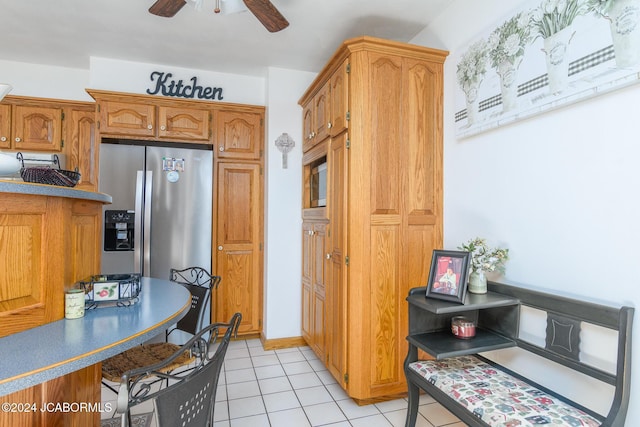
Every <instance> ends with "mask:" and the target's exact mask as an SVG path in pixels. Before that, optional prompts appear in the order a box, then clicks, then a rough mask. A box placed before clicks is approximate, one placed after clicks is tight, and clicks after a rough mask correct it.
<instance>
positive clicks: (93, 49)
mask: <svg viewBox="0 0 640 427" xmlns="http://www.w3.org/2000/svg"><path fill="white" fill-rule="evenodd" d="M154 1H155V0H0V16H2V25H1V28H2V35H1V36H0V60H6V61H18V62H28V63H37V64H49V65H57V66H63V67H70V68H80V69H88V68H89V57H91V56H98V57H104V58H113V59H122V60H128V61H137V62H145V63H153V64H162V65H173V66H179V67H185V68H194V69H202V70H210V71H219V72H229V73H237V74H246V75H255V76H263V75H265V70H266V67H279V68H289V69H295V70H302V71H312V72H317V71H319V70H320V69H321V68H322V67H323V65H324V64H325V62H326V61H327V60H328V59H329V57H330V56H331V55H332V54H333V52H334V51H335V50H336V48H337V47H338V46H339V45H340V43H341V42H342V41H343V40H345V39H347V38H351V37H356V36H360V35H370V36H375V37H382V38H387V39H392V40H398V41H409V40H411V39H412V38H413V37H414V36H415V35H416V34H417V33H419V32H420V31H421V30H422V29H423V28H424V27H426V26H427V25H428V24H429V23H430V22H431V21H432V20H433V19H434V18H435V17H437V16H438V15H439V14H440V12H441V11H442V10H443V9H444V8H446V7H447V5H448V4H449V3H450V2H451V0H272V3H273V4H274V5H275V6H276V7H277V8H278V10H279V11H280V12H281V13H282V14H283V15H284V16H285V18H287V20H288V21H289V23H290V25H289V27H288V28H286V29H284V30H283V31H280V32H278V33H269V32H268V31H267V30H266V29H265V28H264V27H263V26H262V24H261V23H260V22H259V21H258V20H257V19H256V18H255V17H254V16H253V15H252V14H251V13H250V12H248V11H242V12H237V13H231V14H215V13H213V9H214V7H215V0H203V7H202V9H201V10H196V8H195V7H194V3H192V2H191V1H188V2H187V5H185V6H184V7H183V8H182V10H181V11H180V12H178V14H177V15H176V16H174V17H173V18H162V17H158V16H154V15H151V14H150V13H149V12H148V9H149V7H150V6H151V5H152V4H153V3H154ZM227 1H231V0H225V2H227ZM222 7H223V8H224V7H225V3H224V2H223V3H222ZM1 75H2V70H1V69H0V80H2V79H1Z"/></svg>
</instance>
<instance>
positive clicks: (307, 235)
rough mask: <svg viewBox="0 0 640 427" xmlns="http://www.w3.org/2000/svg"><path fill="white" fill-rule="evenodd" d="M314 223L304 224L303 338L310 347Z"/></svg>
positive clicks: (307, 222)
mask: <svg viewBox="0 0 640 427" xmlns="http://www.w3.org/2000/svg"><path fill="white" fill-rule="evenodd" d="M312 236H313V222H310V221H303V222H302V337H303V338H304V339H305V341H306V342H307V344H309V345H310V346H311V345H313V344H312V342H313V341H312V340H313V335H312V333H313V330H312V325H313V318H312V316H313V305H312V301H313V296H312V294H313V289H312V285H311V283H312V277H313V272H312V266H313V238H312Z"/></svg>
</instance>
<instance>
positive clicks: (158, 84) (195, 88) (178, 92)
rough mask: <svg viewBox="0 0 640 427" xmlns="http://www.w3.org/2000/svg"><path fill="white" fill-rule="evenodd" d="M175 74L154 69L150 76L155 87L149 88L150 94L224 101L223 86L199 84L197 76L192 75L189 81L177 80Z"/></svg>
mask: <svg viewBox="0 0 640 427" xmlns="http://www.w3.org/2000/svg"><path fill="white" fill-rule="evenodd" d="M172 77H173V74H171V73H165V72H161V71H153V72H152V73H151V75H150V76H149V78H150V79H151V82H152V83H153V84H154V85H155V87H151V88H149V89H147V91H146V92H147V93H148V94H149V95H164V96H174V97H178V98H198V99H211V100H216V101H222V99H223V96H222V88H220V87H205V86H201V85H199V84H198V78H197V77H196V76H193V77H191V79H189V81H188V82H187V83H185V82H184V80H182V79H180V80H177V81H176V80H175V79H173V78H172Z"/></svg>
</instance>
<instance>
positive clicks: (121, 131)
mask: <svg viewBox="0 0 640 427" xmlns="http://www.w3.org/2000/svg"><path fill="white" fill-rule="evenodd" d="M99 111H100V133H103V134H106V133H108V134H115V135H134V136H154V135H155V129H154V126H155V111H156V110H155V106H153V105H149V104H142V103H132V102H116V101H100V103H99Z"/></svg>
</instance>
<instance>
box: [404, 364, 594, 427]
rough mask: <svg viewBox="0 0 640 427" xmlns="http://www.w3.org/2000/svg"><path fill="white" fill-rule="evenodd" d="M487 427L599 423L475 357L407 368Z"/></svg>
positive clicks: (571, 425)
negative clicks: (489, 426)
mask: <svg viewBox="0 0 640 427" xmlns="http://www.w3.org/2000/svg"><path fill="white" fill-rule="evenodd" d="M409 367H410V368H411V369H413V370H414V371H416V372H417V373H418V374H420V375H421V376H422V377H424V378H425V379H426V380H427V381H429V382H430V383H431V384H433V385H434V386H436V387H437V388H439V389H440V390H442V391H443V392H445V393H446V394H447V395H449V397H451V398H453V399H454V400H456V401H457V402H458V403H459V404H461V405H462V406H464V407H465V408H466V409H467V410H469V411H470V412H472V413H473V414H474V415H475V416H477V417H478V418H480V419H482V421H484V422H485V423H487V424H489V425H491V426H502V427H513V426H538V425H547V424H548V425H553V426H570V427H578V426H580V427H582V426H599V425H600V424H601V423H600V421H598V420H596V419H595V418H593V417H591V416H589V415H588V414H586V413H585V412H583V411H581V410H579V409H577V408H574V407H572V406H570V405H568V404H566V403H564V402H562V401H560V400H558V399H557V398H556V397H554V396H551V395H549V394H547V393H545V392H543V391H541V390H539V389H536V388H534V387H532V386H531V385H529V384H527V383H525V382H523V381H521V380H519V379H517V378H514V377H513V376H511V375H509V374H507V373H506V372H503V371H501V370H499V369H498V368H497V367H496V366H493V365H490V364H488V363H486V362H484V361H482V360H480V359H479V358H477V357H475V356H460V357H452V358H448V359H443V360H420V361H417V362H414V363H411V364H410V365H409Z"/></svg>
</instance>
